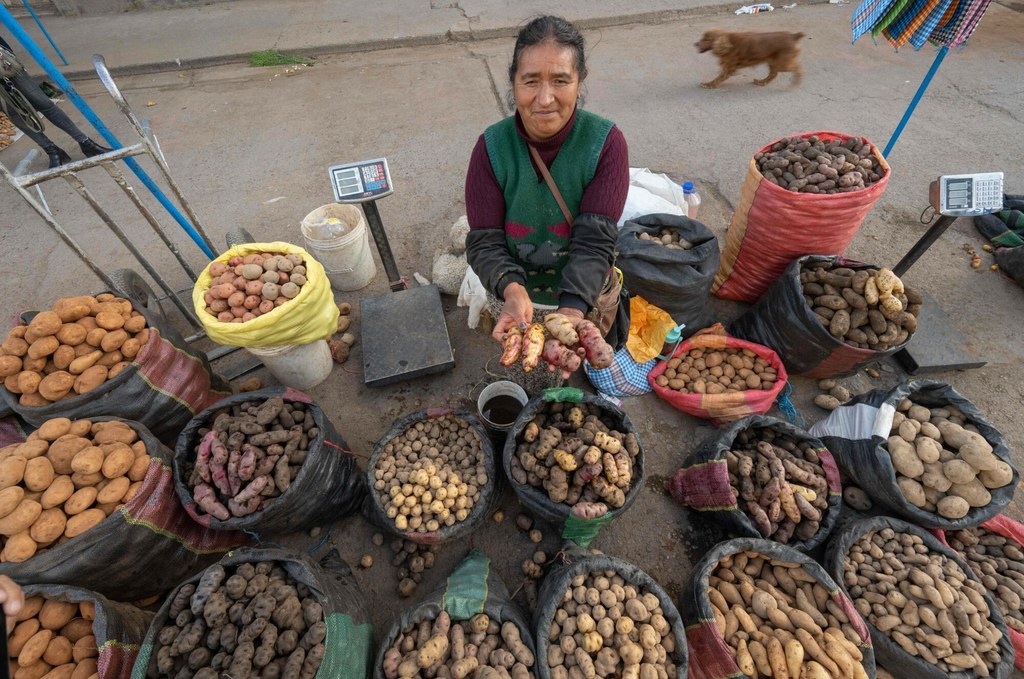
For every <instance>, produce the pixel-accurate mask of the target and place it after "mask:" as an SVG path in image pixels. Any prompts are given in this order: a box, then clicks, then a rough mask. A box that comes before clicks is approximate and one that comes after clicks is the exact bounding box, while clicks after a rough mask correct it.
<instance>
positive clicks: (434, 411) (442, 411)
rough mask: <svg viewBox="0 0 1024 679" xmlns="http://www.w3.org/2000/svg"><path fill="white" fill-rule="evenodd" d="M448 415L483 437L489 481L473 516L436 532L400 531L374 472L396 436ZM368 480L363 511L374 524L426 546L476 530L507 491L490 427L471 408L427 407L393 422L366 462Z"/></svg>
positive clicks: (470, 513)
mask: <svg viewBox="0 0 1024 679" xmlns="http://www.w3.org/2000/svg"><path fill="white" fill-rule="evenodd" d="M446 415H450V416H454V417H457V418H459V419H461V420H464V421H465V422H466V423H467V424H469V426H470V427H472V429H473V431H474V432H476V435H477V438H479V439H480V450H481V453H482V454H483V457H484V471H485V473H486V474H487V484H486V485H484V487H483V488H481V489H480V499H479V500H478V501H477V502H476V504H474V505H473V508H472V509H471V510H470V511H469V515H468V516H467V517H466V519H465V520H464V521H457V522H456V523H455V524H453V525H451V526H442V527H441V528H440V529H438V530H436V531H428V532H418V531H415V530H407V531H402V530H399V529H398V528H396V527H395V522H394V520H393V519H389V518H388V515H387V514H386V513H385V511H384V507H383V506H382V505H381V503H380V499H379V498H378V497H377V492H376V491H375V490H374V489H373V484H374V482H375V481H376V477H375V476H374V472H375V470H376V468H377V461H378V460H379V459H380V457H381V455H383V454H384V448H385V446H387V444H388V441H390V440H391V439H392V438H394V437H396V436H398V435H399V434H401V433H403V432H405V430H407V429H408V428H409V427H412V426H414V425H415V424H416V423H417V422H423V421H427V420H432V419H436V418H439V417H444V416H446ZM366 479H367V484H368V485H369V487H370V490H369V493H368V494H367V497H366V501H365V503H364V506H363V513H364V514H365V515H366V518H367V519H368V520H369V521H370V522H371V523H373V524H375V525H377V526H380V527H381V528H384V529H386V530H388V531H390V532H391V533H394V534H395V535H398V536H400V537H402V538H405V539H406V540H412V541H413V542H418V543H420V544H424V545H431V544H436V543H439V542H447V541H449V540H455V539H457V538H461V537H463V536H465V535H469V534H470V533H472V532H473V531H474V530H475V529H477V528H478V527H480V525H481V524H483V523H484V522H485V521H486V520H487V517H488V516H490V515H491V513H492V512H493V511H494V509H495V508H496V507H497V506H498V503H499V502H501V493H502V490H504V486H503V483H502V482H503V479H502V476H501V473H500V471H499V470H498V461H497V460H496V459H495V453H494V444H492V443H491V438H490V436H489V435H488V433H487V429H485V428H484V426H483V425H482V424H481V423H480V421H479V420H478V419H477V417H476V415H474V414H473V413H471V412H469V411H468V410H456V409H453V408H429V409H427V410H417V411H416V412H414V413H410V414H408V415H405V416H404V417H401V418H399V419H397V420H395V423H394V424H392V425H391V428H390V429H388V430H387V432H385V433H384V436H382V437H381V438H380V440H379V441H377V445H375V446H374V447H373V453H371V455H370V461H369V462H368V463H367V464H366Z"/></svg>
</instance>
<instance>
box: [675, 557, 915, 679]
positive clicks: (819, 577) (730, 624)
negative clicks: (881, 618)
mask: <svg viewBox="0 0 1024 679" xmlns="http://www.w3.org/2000/svg"><path fill="white" fill-rule="evenodd" d="M680 601H681V604H680V610H681V611H682V614H683V620H684V622H685V624H686V637H687V641H688V642H689V646H690V658H691V663H693V670H694V671H693V672H692V675H693V676H701V677H707V679H726V678H727V677H741V676H746V677H768V676H771V677H804V678H812V677H813V678H814V679H829V678H831V679H840V678H843V679H850V678H854V679H863V678H866V677H874V676H875V655H874V649H873V646H872V640H871V636H870V634H869V632H868V627H867V625H865V624H864V620H863V619H862V618H861V617H860V615H859V614H858V613H857V610H856V609H855V608H854V605H853V602H852V601H851V600H850V598H849V597H848V596H847V595H846V594H845V593H844V592H843V591H842V590H840V589H839V587H838V586H837V585H836V583H835V582H834V581H833V579H832V578H831V577H830V575H829V573H827V572H826V571H825V569H824V568H823V567H822V566H821V565H820V564H818V563H817V562H816V561H814V559H812V558H810V557H809V556H807V555H806V554H802V553H800V552H798V551H796V550H794V549H793V548H791V547H787V546H786V545H780V544H778V543H777V542H770V541H768V540H760V539H756V538H736V539H734V540H726V541H725V542H721V543H719V544H718V545H716V546H715V547H714V548H712V549H711V551H709V552H708V553H707V555H705V556H704V558H703V559H701V560H700V561H699V562H698V563H697V564H696V565H695V566H694V569H693V575H692V576H691V579H690V583H689V585H688V586H687V588H686V590H685V591H684V592H683V594H682V596H681V598H680ZM907 676H913V675H907Z"/></svg>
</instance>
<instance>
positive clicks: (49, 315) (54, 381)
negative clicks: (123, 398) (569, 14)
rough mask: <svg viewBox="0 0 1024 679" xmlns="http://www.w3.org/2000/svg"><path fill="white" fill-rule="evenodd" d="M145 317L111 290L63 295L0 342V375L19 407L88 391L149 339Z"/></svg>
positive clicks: (119, 368)
mask: <svg viewBox="0 0 1024 679" xmlns="http://www.w3.org/2000/svg"><path fill="white" fill-rule="evenodd" d="M149 334H150V333H149V328H147V327H146V319H145V317H143V316H142V314H140V313H139V312H138V311H135V310H134V308H133V307H132V303H131V302H129V301H128V300H126V299H122V298H120V297H116V296H114V295H112V294H110V293H103V294H100V295H96V296H95V297H92V296H89V295H86V296H83V297H64V298H61V299H58V300H57V301H56V302H55V303H54V305H53V307H52V308H51V309H49V310H47V311H42V312H40V313H38V314H36V315H35V317H34V318H33V319H32V321H31V322H30V323H29V324H28V325H17V326H15V327H13V328H11V330H10V331H9V332H8V333H7V337H6V338H5V339H4V341H3V344H0V378H3V380H4V387H5V388H6V389H7V391H9V392H11V393H12V394H19V398H18V401H19V403H21V405H23V406H45V405H49V404H50V403H53V402H54V401H60V400H63V399H66V398H72V397H74V396H79V395H81V394H85V393H88V392H90V391H92V390H93V389H95V388H96V387H98V386H100V385H101V384H103V383H104V382H106V381H107V380H109V379H112V378H113V377H116V376H117V374H118V373H120V372H121V371H122V370H124V369H125V368H126V367H127V366H128V365H129V364H130V363H131V361H132V360H134V359H135V357H136V356H137V355H138V353H139V351H141V350H142V347H144V346H146V342H148V341H149Z"/></svg>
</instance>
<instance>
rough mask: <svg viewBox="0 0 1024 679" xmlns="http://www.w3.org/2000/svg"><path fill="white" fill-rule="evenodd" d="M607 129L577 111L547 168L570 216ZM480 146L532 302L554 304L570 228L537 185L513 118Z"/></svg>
mask: <svg viewBox="0 0 1024 679" xmlns="http://www.w3.org/2000/svg"><path fill="white" fill-rule="evenodd" d="M611 128H612V122H611V121H609V120H605V119H604V118H601V117H600V116H596V115H594V114H593V113H589V112H587V111H583V110H579V109H578V110H577V111H576V121H575V123H574V125H573V128H572V131H571V132H570V133H569V137H568V138H567V139H566V140H565V143H563V144H562V147H561V148H560V149H559V150H558V155H557V156H555V161H554V162H553V163H552V164H551V167H550V168H548V169H549V170H550V172H551V177H552V178H553V179H554V180H555V185H556V186H557V187H558V190H559V192H561V194H562V198H563V199H565V204H566V206H567V207H568V208H569V212H571V213H572V214H573V216H578V215H579V211H580V201H581V200H582V199H583V190H584V189H585V188H586V187H587V185H588V184H589V183H590V181H591V180H592V179H593V178H594V172H595V171H596V170H597V161H598V158H600V156H601V150H602V149H603V148H604V142H605V139H606V138H607V136H608V131H609V130H611ZM484 141H485V142H486V144H487V155H488V156H489V158H490V161H491V168H492V169H493V170H494V176H495V177H497V179H498V184H499V185H500V186H501V189H502V191H503V193H504V194H505V240H506V242H507V243H508V249H509V252H511V253H512V257H513V258H514V259H515V260H516V262H517V263H518V264H519V265H520V266H522V267H523V270H524V271H526V289H527V291H528V292H529V295H530V299H531V300H533V301H534V302H537V303H540V304H557V303H558V285H559V282H560V281H561V279H562V268H563V267H564V266H565V263H566V261H568V259H569V230H570V225H569V224H568V223H567V222H566V221H565V217H564V216H563V215H562V211H561V210H560V209H559V207H558V203H557V202H556V201H555V197H554V196H553V195H552V194H551V189H549V188H548V185H547V183H545V181H544V180H543V178H541V179H538V177H537V172H536V171H535V170H534V169H533V165H532V164H531V163H530V151H529V149H528V148H527V146H526V142H524V141H523V139H522V138H521V137H520V136H519V134H518V132H516V124H515V117H514V116H513V117H509V118H506V119H504V120H502V121H501V122H500V123H496V124H494V125H491V126H490V127H488V128H487V130H486V131H485V132H484Z"/></svg>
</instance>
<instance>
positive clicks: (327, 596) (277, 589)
mask: <svg viewBox="0 0 1024 679" xmlns="http://www.w3.org/2000/svg"><path fill="white" fill-rule="evenodd" d="M372 648H373V627H372V625H371V623H370V616H369V609H368V602H367V600H366V595H365V594H364V592H363V590H362V588H361V587H360V585H359V583H358V582H356V579H355V577H353V575H352V570H351V568H349V566H348V564H347V563H345V561H344V560H343V559H342V558H341V556H340V555H339V554H338V550H337V549H331V550H330V551H329V552H328V553H327V554H326V555H325V556H324V557H323V558H321V559H319V560H316V559H314V558H313V557H311V556H310V555H308V554H305V553H303V552H295V551H290V550H286V549H276V548H274V549H272V548H263V547H252V548H249V547H247V548H245V549H239V550H236V551H234V552H232V553H231V554H229V555H227V556H226V557H224V558H223V559H221V560H220V561H219V562H217V563H215V564H213V565H212V566H210V567H209V568H207V569H206V570H204V571H203V572H202V573H200V574H198V575H196V576H194V577H192V578H190V579H189V580H187V581H185V582H182V583H180V584H179V586H178V587H175V588H173V589H172V591H170V592H169V594H168V596H167V598H166V599H165V600H164V603H163V605H162V606H161V608H160V610H159V611H157V613H156V616H155V617H154V618H153V622H152V624H151V625H150V626H149V630H148V632H147V633H146V637H145V640H144V641H143V643H142V646H141V648H140V649H139V654H138V658H137V659H136V661H135V665H134V667H133V669H132V673H131V676H132V677H134V678H135V679H146V678H147V677H152V678H154V679H156V678H157V677H159V678H161V679H164V678H166V677H176V678H177V677H180V678H182V679H184V678H185V677H189V679H218V678H219V677H232V678H237V679H245V678H249V679H256V678H257V677H280V678H283V677H290V678H292V679H314V677H318V678H320V679H328V678H329V677H365V676H367V672H368V670H369V665H370V660H371V658H372V657H373V656H372Z"/></svg>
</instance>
